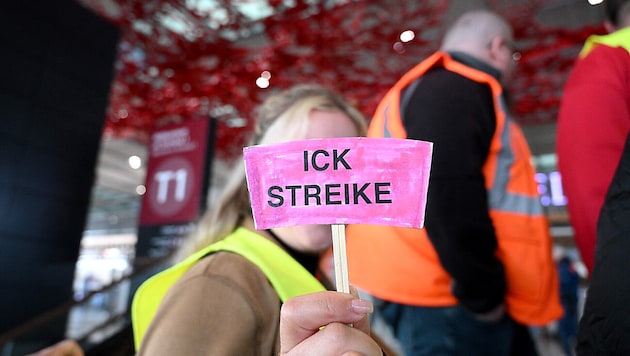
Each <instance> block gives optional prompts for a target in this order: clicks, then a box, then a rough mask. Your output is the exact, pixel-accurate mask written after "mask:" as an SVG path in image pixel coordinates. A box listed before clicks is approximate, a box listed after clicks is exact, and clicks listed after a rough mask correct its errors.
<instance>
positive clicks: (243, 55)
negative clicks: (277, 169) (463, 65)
mask: <svg viewBox="0 0 630 356" xmlns="http://www.w3.org/2000/svg"><path fill="white" fill-rule="evenodd" d="M81 2H82V3H85V4H87V5H88V6H90V7H91V8H93V9H95V10H96V11H97V12H98V13H99V14H100V15H102V16H103V17H105V18H106V19H108V20H109V21H111V22H113V23H115V24H116V25H118V26H119V27H120V28H121V31H122V39H121V43H120V45H119V55H118V60H117V62H116V67H115V70H116V76H115V80H114V82H113V85H112V90H111V94H110V106H109V108H108V111H107V124H106V129H105V135H106V136H114V137H134V138H136V139H139V140H141V141H142V140H146V138H147V136H148V135H147V134H148V132H150V130H151V129H152V128H153V127H154V126H155V125H160V124H161V123H165V122H171V121H174V120H175V121H176V120H189V119H195V118H201V117H208V116H212V117H215V118H216V119H217V120H218V131H217V154H218V155H219V156H220V157H222V158H231V157H235V156H236V155H238V154H239V153H240V152H241V148H242V146H243V144H245V142H246V139H247V138H248V137H249V134H250V132H251V129H252V124H253V123H252V120H251V118H252V110H253V108H255V106H256V105H257V104H259V103H260V101H261V100H262V99H264V97H265V96H266V95H268V94H269V93H270V92H271V91H273V90H276V89H284V88H287V87H289V86H291V85H293V84H297V83H313V82H317V83H322V84H325V85H329V86H331V87H334V88H335V89H336V90H337V91H339V92H340V93H341V94H343V95H344V96H346V97H348V98H349V99H350V100H352V102H353V103H354V104H356V105H357V106H358V107H359V109H360V110H361V111H362V112H363V113H364V114H365V115H366V117H370V115H371V113H372V111H373V110H374V109H375V107H376V104H377V103H378V101H379V99H380V97H381V96H382V95H383V94H384V93H385V91H386V90H387V89H388V88H389V87H390V86H391V85H392V84H393V83H394V82H395V81H396V80H397V79H398V77H399V76H400V75H402V74H403V73H404V72H405V71H406V70H407V69H409V68H411V67H412V66H413V65H415V64H416V63H417V62H418V61H420V60H421V59H423V58H425V57H427V56H428V55H429V54H430V53H431V52H433V51H434V50H435V49H436V48H437V46H438V41H439V38H440V36H441V35H442V32H443V29H444V26H445V22H446V14H447V11H448V9H449V2H448V1H447V0H425V1H408V0H363V1H357V0H355V1H323V0H322V1H306V0H294V1H292V4H291V6H290V7H287V6H285V4H286V3H287V2H286V1H283V0H267V1H262V0H240V1H236V0H232V1H230V0H216V1H214V0H213V1H210V0H203V1H186V0H81ZM549 2H550V1H543V0H538V1H535V0H530V1H519V2H518V3H519V5H518V6H515V5H506V4H507V3H510V1H507V2H506V1H498V0H497V1H490V3H491V5H492V6H493V8H494V9H496V10H497V11H498V12H500V13H501V14H503V15H504V16H505V17H506V18H508V20H509V21H510V22H511V23H512V25H513V26H514V28H515V33H516V38H517V39H518V42H517V46H518V47H519V50H520V51H521V53H522V58H521V61H520V63H519V66H518V70H517V73H516V75H515V80H514V82H513V83H512V84H511V87H510V91H511V93H512V102H513V109H514V113H515V117H516V119H517V120H518V121H520V122H521V124H524V125H528V124H537V123H545V122H551V121H554V120H555V116H556V113H557V105H558V99H559V97H560V95H561V88H562V84H563V83H564V80H565V78H566V74H567V73H568V71H569V69H570V68H571V66H572V64H573V60H574V57H575V55H576V53H577V51H578V50H579V48H580V45H581V43H582V42H583V40H584V39H585V38H586V36H587V35H588V34H590V33H593V32H599V33H601V32H603V28H599V27H583V28H579V29H573V30H569V29H560V28H549V27H544V26H542V25H540V24H539V23H537V22H536V21H535V20H534V19H535V15H536V13H537V11H539V9H540V8H541V7H542V6H544V5H545V4H546V3H549ZM256 4H259V5H260V4H263V5H265V7H264V8H261V9H260V10H258V11H269V12H270V13H271V15H270V16H265V17H261V18H260V19H257V20H256V19H252V18H250V17H248V16H246V15H244V14H243V13H242V12H241V11H239V6H248V5H249V6H254V5H256ZM202 5H203V6H202ZM404 30H412V31H414V32H415V34H416V36H415V38H414V39H413V40H412V41H410V42H407V43H403V42H401V40H400V39H399V36H400V33H401V32H402V31H404ZM263 71H268V72H269V73H270V78H269V84H270V86H269V87H268V88H266V89H263V88H260V87H258V86H257V85H256V80H257V79H258V78H259V77H261V73H263Z"/></svg>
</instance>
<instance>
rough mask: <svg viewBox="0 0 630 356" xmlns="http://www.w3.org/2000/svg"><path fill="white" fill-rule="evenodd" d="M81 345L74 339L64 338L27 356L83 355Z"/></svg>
mask: <svg viewBox="0 0 630 356" xmlns="http://www.w3.org/2000/svg"><path fill="white" fill-rule="evenodd" d="M83 355H84V354H83V350H82V349H81V346H79V344H78V343H77V342H76V341H74V340H69V339H68V340H63V341H60V342H58V343H56V344H54V345H52V346H49V347H47V348H45V349H42V350H39V351H37V352H36V353H33V354H29V355H27V356H83Z"/></svg>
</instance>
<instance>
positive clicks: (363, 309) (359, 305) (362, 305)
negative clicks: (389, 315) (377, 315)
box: [350, 299, 374, 314]
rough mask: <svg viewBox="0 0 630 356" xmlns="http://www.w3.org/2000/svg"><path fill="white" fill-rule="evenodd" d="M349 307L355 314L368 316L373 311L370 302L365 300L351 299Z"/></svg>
mask: <svg viewBox="0 0 630 356" xmlns="http://www.w3.org/2000/svg"><path fill="white" fill-rule="evenodd" d="M350 306H351V308H352V311H354V312H355V313H361V314H369V313H371V312H373V311H374V305H372V302H370V301H369V300H365V299H352V301H351V302H350Z"/></svg>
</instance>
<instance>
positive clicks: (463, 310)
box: [348, 10, 562, 356]
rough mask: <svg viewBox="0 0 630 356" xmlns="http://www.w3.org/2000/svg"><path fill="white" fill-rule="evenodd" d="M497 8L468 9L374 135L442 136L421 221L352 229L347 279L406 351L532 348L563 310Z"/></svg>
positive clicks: (398, 91)
mask: <svg viewBox="0 0 630 356" xmlns="http://www.w3.org/2000/svg"><path fill="white" fill-rule="evenodd" d="M514 50H515V49H514V38H513V34H512V29H511V27H510V25H509V24H508V23H507V22H506V21H505V20H504V19H503V18H501V17H500V16H498V15H497V14H496V13H494V12H491V11H486V10H474V11H470V12H467V13H464V14H463V15H462V16H461V17H459V19H457V20H456V21H455V23H454V24H453V25H452V26H451V27H450V28H449V29H448V30H447V32H446V34H445V36H444V39H443V41H442V44H441V49H440V51H438V52H437V53H435V54H434V55H432V56H431V57H429V58H428V59H426V60H424V61H423V62H421V63H420V64H418V65H417V66H416V67H414V68H413V69H411V70H410V71H409V72H407V73H406V74H405V75H404V76H403V77H402V78H401V79H400V80H399V81H398V82H397V83H396V84H394V86H393V87H392V89H391V90H390V91H389V92H388V93H387V94H386V96H385V98H384V99H383V100H382V101H381V103H380V104H379V106H378V108H377V111H376V113H375V115H374V117H373V119H372V122H371V124H370V128H369V133H368V136H372V137H398V138H411V139H418V140H425V141H430V142H433V143H434V154H433V162H432V167H431V177H430V183H429V191H428V200H427V207H426V219H425V229H422V230H419V229H404V228H398V227H389V226H366V225H351V226H349V227H348V261H349V263H348V265H349V270H350V283H352V284H354V285H356V286H357V287H359V288H361V289H363V290H364V291H366V292H367V293H369V294H371V295H373V296H375V297H376V298H375V308H376V312H375V314H380V316H382V318H383V319H384V320H385V321H386V322H387V323H388V324H389V325H391V327H392V329H393V331H394V334H395V336H396V338H397V339H398V341H400V343H401V346H402V349H403V351H404V354H405V355H407V356H414V355H510V354H513V355H535V354H537V350H536V348H535V345H534V343H533V340H532V338H531V335H529V330H528V329H527V328H526V327H525V326H524V325H546V324H548V323H550V322H552V321H555V320H557V319H558V318H559V317H560V316H561V315H562V307H561V305H560V301H559V297H558V281H557V273H556V268H555V265H554V262H553V258H552V250H551V243H552V241H551V237H550V235H549V227H548V223H547V220H546V217H545V215H544V212H543V209H542V206H541V203H540V200H539V199H540V198H539V195H538V190H537V184H536V182H535V181H534V174H535V171H534V167H533V166H532V163H531V153H530V151H529V147H528V145H527V142H526V141H525V138H524V136H523V134H522V133H521V131H520V129H519V127H518V126H517V125H516V123H515V122H514V121H513V120H512V119H511V118H510V115H509V113H508V112H507V109H506V104H505V97H504V94H505V93H504V87H503V85H505V84H506V83H508V82H509V80H510V77H511V76H512V72H513V70H514V66H515V59H516V58H517V55H518V54H516V53H515V52H514Z"/></svg>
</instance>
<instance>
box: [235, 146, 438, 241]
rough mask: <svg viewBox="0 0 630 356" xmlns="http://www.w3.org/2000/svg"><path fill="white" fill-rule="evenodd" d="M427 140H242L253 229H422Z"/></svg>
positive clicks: (429, 150)
mask: <svg viewBox="0 0 630 356" xmlns="http://www.w3.org/2000/svg"><path fill="white" fill-rule="evenodd" d="M432 151H433V144H432V143H430V142H424V141H418V140H405V139H395V138H365V137H352V138H348V137H344V138H330V139H315V140H302V141H292V142H287V143H280V144H274V145H260V146H251V147H246V148H245V149H244V150H243V154H244V159H245V168H246V172H247V184H248V186H249V194H250V198H251V203H252V209H253V213H254V222H255V224H256V229H259V230H264V229H268V228H273V227H281V226H294V225H307V224H358V223H360V224H377V225H395V226H403V227H416V228H421V227H422V226H423V223H424V210H425V206H426V198H427V187H428V184H429V172H430V168H431V155H432Z"/></svg>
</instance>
